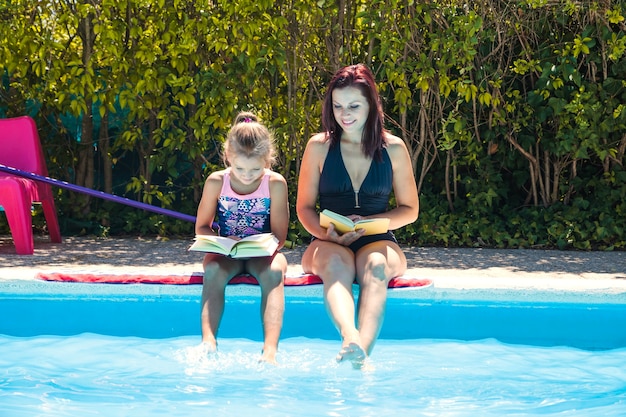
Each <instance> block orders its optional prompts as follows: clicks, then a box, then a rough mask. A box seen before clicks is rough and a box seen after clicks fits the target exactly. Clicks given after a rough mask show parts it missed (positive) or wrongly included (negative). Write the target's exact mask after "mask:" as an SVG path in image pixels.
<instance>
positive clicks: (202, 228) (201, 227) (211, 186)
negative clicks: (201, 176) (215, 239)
mask: <svg viewBox="0 0 626 417" xmlns="http://www.w3.org/2000/svg"><path fill="white" fill-rule="evenodd" d="M223 178H224V171H217V172H213V173H212V174H211V175H209V177H208V178H207V179H206V181H205V182H204V188H203V190H202V198H201V199H200V203H199V204H198V213H197V214H196V226H195V232H196V234H197V235H217V231H215V230H213V222H214V221H215V214H216V211H217V199H218V198H219V195H220V192H221V191H222V180H223Z"/></svg>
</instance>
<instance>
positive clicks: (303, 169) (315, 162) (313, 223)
mask: <svg viewBox="0 0 626 417" xmlns="http://www.w3.org/2000/svg"><path fill="white" fill-rule="evenodd" d="M327 153H328V141H326V140H325V139H324V135H323V134H317V135H315V136H313V137H312V138H311V139H310V140H309V142H308V143H307V145H306V148H305V149H304V154H303V156H302V163H301V164H300V175H299V177H298V195H297V198H296V213H297V215H298V220H299V221H300V223H302V226H304V228H305V229H306V230H307V231H308V232H309V233H310V234H312V235H313V236H315V237H317V238H318V239H323V238H324V237H325V236H326V229H324V228H323V227H321V226H320V221H319V215H318V213H317V210H316V205H317V198H318V195H319V183H320V173H321V169H322V166H323V161H324V159H325V158H326V154H327Z"/></svg>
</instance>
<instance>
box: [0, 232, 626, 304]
mask: <svg viewBox="0 0 626 417" xmlns="http://www.w3.org/2000/svg"><path fill="white" fill-rule="evenodd" d="M190 242H191V241H190V240H184V239H182V240H181V239H156V238H136V237H114V238H97V237H89V236H88V237H65V238H64V241H63V243H60V244H54V243H50V242H49V240H48V238H47V236H43V237H36V239H35V254H34V255H26V256H25V255H16V254H15V248H14V246H13V243H12V240H11V237H10V236H0V280H34V279H35V276H36V274H37V273H38V272H64V273H68V272H75V273H79V272H82V273H93V274H96V273H109V274H110V273H119V274H121V273H124V274H134V273H137V274H146V275H149V274H154V275H163V274H177V275H179V274H183V275H184V274H191V273H193V272H199V271H201V270H202V266H201V262H202V255H201V254H200V253H195V252H188V251H187V248H188V247H189V245H190ZM303 250H304V246H300V247H296V248H293V249H285V250H284V253H285V255H286V256H287V259H288V260H289V264H290V266H289V273H290V274H297V273H299V272H301V268H300V264H299V263H300V258H301V254H302V251H303ZM405 250H406V254H407V258H408V263H409V271H407V274H406V275H407V276H414V277H419V278H430V279H432V280H433V281H434V285H433V286H434V288H437V289H444V290H445V289H456V290H465V289H476V290H489V289H506V290H531V291H532V290H538V291H564V292H575V293H576V292H577V293H596V294H607V295H609V294H613V295H617V294H626V252H582V251H557V250H542V249H506V250H501V249H484V248H431V247H406V248H405Z"/></svg>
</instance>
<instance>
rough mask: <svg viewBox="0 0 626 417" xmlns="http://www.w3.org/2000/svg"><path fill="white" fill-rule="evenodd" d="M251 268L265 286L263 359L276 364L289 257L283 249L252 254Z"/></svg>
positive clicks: (248, 262) (263, 301)
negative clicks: (265, 254)
mask: <svg viewBox="0 0 626 417" xmlns="http://www.w3.org/2000/svg"><path fill="white" fill-rule="evenodd" d="M247 271H248V272H249V273H250V274H252V275H254V276H255V277H256V278H257V281H258V282H259V285H260V286H261V320H262V321H263V337H264V342H263V354H262V356H261V361H264V362H268V363H271V364H276V352H277V351H278V340H279V339H280V332H281V330H282V327H283V315H284V312H285V285H284V283H285V280H284V278H285V273H286V272H287V259H286V258H285V255H283V254H282V253H277V254H276V255H275V256H274V257H273V258H252V259H249V260H248V261H247Z"/></svg>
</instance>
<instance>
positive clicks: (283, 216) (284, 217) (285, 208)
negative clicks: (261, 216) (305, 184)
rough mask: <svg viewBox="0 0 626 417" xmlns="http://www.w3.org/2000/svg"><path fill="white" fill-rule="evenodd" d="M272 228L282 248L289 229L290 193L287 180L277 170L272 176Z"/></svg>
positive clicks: (279, 246)
mask: <svg viewBox="0 0 626 417" xmlns="http://www.w3.org/2000/svg"><path fill="white" fill-rule="evenodd" d="M270 230H271V231H272V234H273V235H274V236H276V238H277V239H278V241H279V245H278V248H279V249H280V248H282V247H283V245H284V244H285V240H286V239H287V231H288V230H289V193H288V190H287V181H285V178H283V176H282V175H280V174H279V173H277V172H273V171H272V174H271V176H270Z"/></svg>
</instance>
